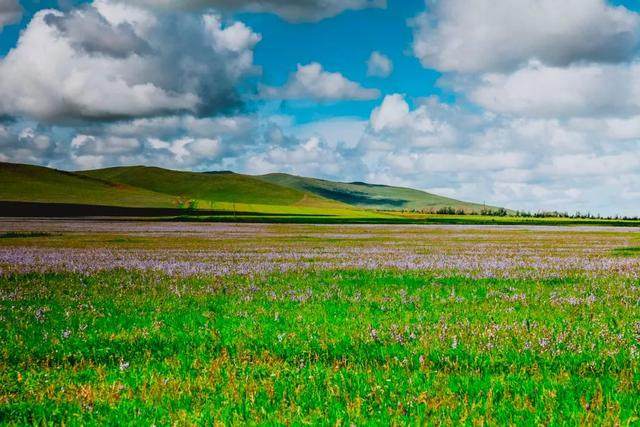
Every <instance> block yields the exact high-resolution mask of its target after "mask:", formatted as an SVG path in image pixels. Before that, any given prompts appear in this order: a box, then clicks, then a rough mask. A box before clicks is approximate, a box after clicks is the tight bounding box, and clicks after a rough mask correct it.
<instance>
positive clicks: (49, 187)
mask: <svg viewBox="0 0 640 427" xmlns="http://www.w3.org/2000/svg"><path fill="white" fill-rule="evenodd" d="M0 200H4V201H15V202H38V203H79V204H88V205H104V206H131V207H163V208H164V207H171V206H173V201H174V198H173V197H171V196H169V195H167V194H161V193H155V192H153V191H149V190H145V189H142V188H136V187H131V186H128V185H124V184H120V183H113V182H108V181H104V180H101V179H96V178H92V177H89V176H83V175H79V174H75V173H72V172H65V171H60V170H56V169H50V168H45V167H41V166H32V165H23V164H13V163H0Z"/></svg>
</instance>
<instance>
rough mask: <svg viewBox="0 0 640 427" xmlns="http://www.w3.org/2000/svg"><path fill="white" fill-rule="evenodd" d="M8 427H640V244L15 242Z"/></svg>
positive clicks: (198, 228) (432, 235)
mask: <svg viewBox="0 0 640 427" xmlns="http://www.w3.org/2000/svg"><path fill="white" fill-rule="evenodd" d="M0 236H1V238H0V269H1V275H0V320H1V321H2V324H3V325H4V326H3V328H2V329H1V330H0V343H1V348H2V352H1V353H0V420H2V421H4V422H9V423H20V424H21V423H29V424H32V423H33V424H40V423H54V424H59V423H65V424H103V423H109V424H201V423H215V422H224V423H235V424H244V423H251V424H256V423H259V424H260V423H285V424H302V423H318V424H327V425H328V424H331V425H335V424H350V423H355V424H359V423H364V422H369V423H370V422H375V423H379V424H389V423H395V424H398V423H400V424H404V423H408V422H410V421H411V420H417V419H421V420H426V421H431V422H435V423H444V424H449V425H454V424H459V423H469V424H471V423H473V424H482V423H489V424H504V423H514V424H522V423H525V424H529V423H533V424H564V423H570V424H575V423H606V424H622V425H628V424H634V423H636V422H638V420H639V418H638V417H639V416H640V401H639V400H638V398H637V397H638V394H639V393H640V315H639V313H640V280H639V279H638V276H639V275H640V256H638V255H640V253H639V252H638V251H639V250H640V249H637V247H638V246H640V233H639V232H638V230H637V229H635V228H595V227H578V228H572V227H488V226H387V225H366V226H365V225H344V226H336V225H320V226H315V225H285V224H271V225H269V224H223V223H216V224H200V223H195V224H194V223H175V222H171V223H169V222H137V221H106V220H103V221H101V220H94V221H88V220H86V221H77V220H76V221H65V220H59V221H50V220H20V221H16V220H4V221H2V222H1V223H0Z"/></svg>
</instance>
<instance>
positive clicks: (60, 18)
mask: <svg viewBox="0 0 640 427" xmlns="http://www.w3.org/2000/svg"><path fill="white" fill-rule="evenodd" d="M259 40H260V36H259V35H258V34H255V33H253V32H252V31H251V30H250V29H249V28H248V27H246V26H245V25H244V24H242V23H240V22H234V23H232V24H229V25H225V24H223V23H222V21H221V19H220V17H218V16H217V15H213V14H209V15H204V16H196V15H189V14H169V15H167V14H163V15H154V14H152V13H150V12H149V11H146V10H143V9H139V8H136V7H131V6H127V5H123V4H120V3H115V2H113V1H112V0H96V1H94V2H93V3H92V4H91V5H87V6H83V7H80V8H76V9H72V10H71V11H69V12H66V13H63V12H60V11H55V10H43V11H40V12H38V13H37V14H36V15H35V16H34V17H33V19H32V21H31V22H30V23H29V25H28V26H27V28H26V29H25V30H24V32H23V33H22V35H21V37H20V41H19V43H18V45H17V46H16V47H15V48H14V49H13V50H11V51H10V52H9V53H8V54H7V56H6V57H5V58H2V59H0V93H2V95H3V96H2V97H1V98H0V115H8V116H24V117H30V118H35V119H38V120H41V121H45V122H49V123H65V122H74V121H91V120H97V121H105V120H106V121H109V120H122V119H129V118H135V117H153V116H159V115H167V114H175V113H184V112H188V113H190V114H195V115H203V114H212V113H216V112H220V111H225V110H226V109H229V108H232V107H233V106H234V105H237V104H238V97H237V94H236V84H237V83H238V82H239V81H240V80H241V79H242V78H243V77H245V76H246V75H248V74H250V73H252V72H253V69H254V68H253V47H254V46H255V44H256V43H257V42H258V41H259Z"/></svg>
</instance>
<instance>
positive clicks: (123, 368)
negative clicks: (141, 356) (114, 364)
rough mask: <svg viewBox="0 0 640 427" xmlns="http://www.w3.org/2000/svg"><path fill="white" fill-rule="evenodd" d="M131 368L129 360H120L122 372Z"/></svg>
mask: <svg viewBox="0 0 640 427" xmlns="http://www.w3.org/2000/svg"><path fill="white" fill-rule="evenodd" d="M127 369H129V362H125V361H124V360H121V361H120V372H124V371H126V370H127Z"/></svg>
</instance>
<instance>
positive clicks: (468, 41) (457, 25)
mask: <svg viewBox="0 0 640 427" xmlns="http://www.w3.org/2000/svg"><path fill="white" fill-rule="evenodd" d="M427 7H428V8H429V9H430V10H429V11H428V12H426V13H423V14H421V15H419V16H418V17H417V18H415V19H414V20H413V23H412V25H413V28H414V42H413V51H414V54H415V55H416V57H418V58H419V59H420V61H421V62H422V64H423V65H424V66H425V67H428V68H435V69H438V70H440V71H455V72H462V73H478V72H487V71H505V70H510V69H515V68H518V67H519V66H521V65H523V64H526V63H527V62H528V61H529V60H531V59H537V60H539V61H541V62H542V63H544V64H547V65H550V66H566V65H569V64H573V63H577V62H608V63H611V62H624V61H626V60H628V59H629V58H631V57H633V56H634V55H635V53H636V51H637V48H638V46H639V43H640V16H639V15H638V14H636V13H634V12H631V11H629V10H627V9H625V8H624V7H614V6H611V5H610V4H609V3H608V2H607V1H606V0H563V1H557V0H442V1H427Z"/></svg>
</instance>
